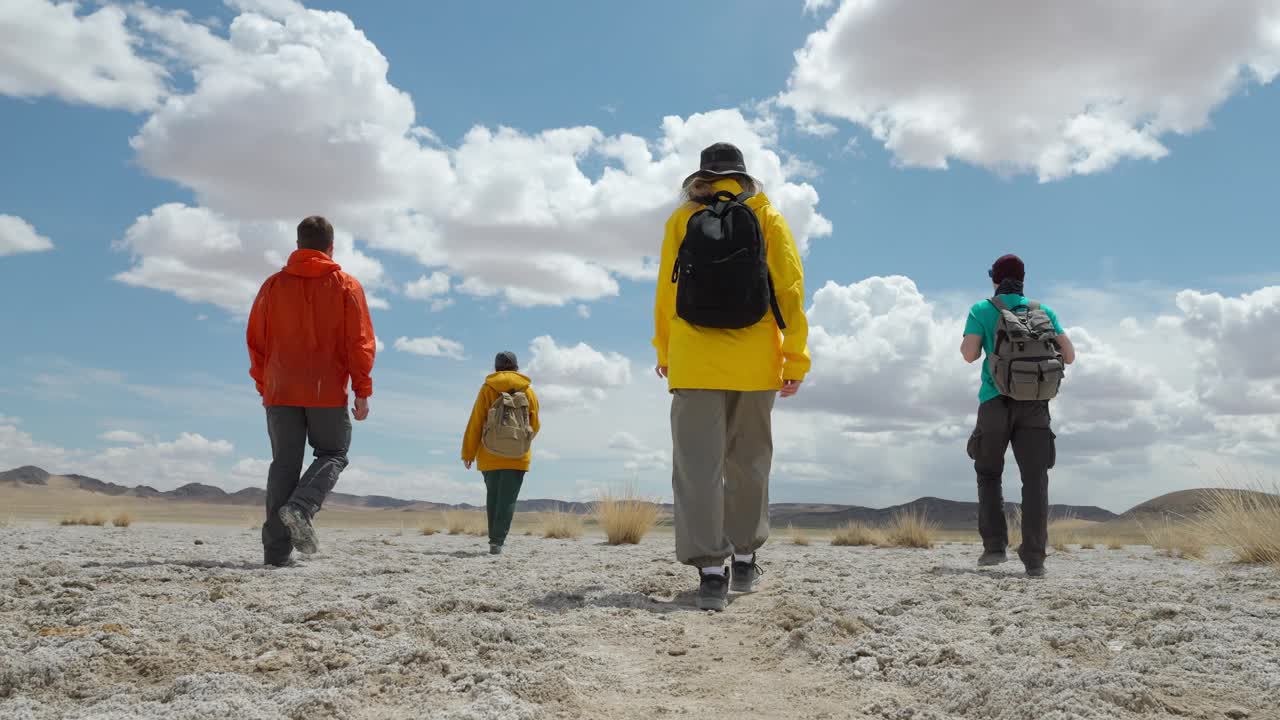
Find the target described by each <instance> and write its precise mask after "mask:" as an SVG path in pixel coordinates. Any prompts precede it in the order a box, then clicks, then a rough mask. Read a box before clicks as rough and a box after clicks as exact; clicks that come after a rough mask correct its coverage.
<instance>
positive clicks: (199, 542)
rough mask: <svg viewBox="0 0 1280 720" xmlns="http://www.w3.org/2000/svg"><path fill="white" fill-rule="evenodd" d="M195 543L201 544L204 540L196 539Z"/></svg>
mask: <svg viewBox="0 0 1280 720" xmlns="http://www.w3.org/2000/svg"><path fill="white" fill-rule="evenodd" d="M196 544H197V545H203V544H204V541H203V540H196Z"/></svg>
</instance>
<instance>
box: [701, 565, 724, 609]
mask: <svg viewBox="0 0 1280 720" xmlns="http://www.w3.org/2000/svg"><path fill="white" fill-rule="evenodd" d="M728 605H729V578H728V577H726V576H724V575H712V574H708V573H700V577H699V579H698V609H699V610H715V611H716V612H719V611H721V610H724V609H725V608H726V607H728Z"/></svg>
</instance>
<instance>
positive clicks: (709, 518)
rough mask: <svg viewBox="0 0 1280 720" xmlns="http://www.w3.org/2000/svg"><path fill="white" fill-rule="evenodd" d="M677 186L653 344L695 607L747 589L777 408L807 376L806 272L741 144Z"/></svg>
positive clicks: (708, 157) (761, 537) (765, 527)
mask: <svg viewBox="0 0 1280 720" xmlns="http://www.w3.org/2000/svg"><path fill="white" fill-rule="evenodd" d="M683 189H684V198H685V201H684V202H683V203H681V205H680V206H679V207H678V208H676V210H675V212H673V213H672V214H671V217H670V219H669V220H667V225H666V232H665V235H664V237H663V241H662V261H661V265H660V268H659V272H658V289H657V298H656V301H655V307H654V325H655V332H654V339H653V345H654V348H655V349H656V350H657V355H658V362H657V373H658V375H659V376H661V377H664V378H666V379H667V383H668V388H669V390H670V392H671V395H672V398H671V440H672V465H673V467H672V480H671V485H672V491H673V494H674V499H675V530H676V556H677V559H679V561H680V562H682V563H685V564H687V565H692V566H693V567H696V568H698V571H699V586H698V607H700V608H703V609H707V610H723V609H724V608H725V607H726V605H727V603H728V591H729V588H730V586H731V587H732V589H733V590H734V591H735V592H749V591H750V590H752V589H753V588H754V585H755V582H756V580H757V578H758V577H759V576H760V574H761V573H762V571H761V570H760V566H759V564H758V563H757V552H756V551H757V550H758V549H759V548H760V547H761V546H762V545H764V543H765V541H766V540H767V539H768V537H769V472H770V466H771V463H772V460H773V431H772V420H771V414H772V411H773V404H774V399H775V398H776V397H777V396H778V395H781V396H782V397H784V398H786V397H791V396H793V395H795V394H796V392H798V391H799V389H800V384H801V382H803V381H804V378H805V375H806V374H807V373H808V371H809V351H808V347H807V342H808V335H809V326H808V321H807V319H806V318H805V314H804V297H805V296H804V269H803V267H802V265H801V262H800V253H799V251H798V250H797V249H796V244H795V240H794V238H793V237H792V236H791V231H790V229H789V228H788V227H787V222H786V220H785V219H783V217H782V215H781V213H779V212H778V211H777V209H775V208H774V207H773V205H772V204H770V202H769V198H768V197H767V196H765V194H764V192H763V191H762V188H761V187H760V183H759V182H758V181H757V180H755V179H754V178H752V177H751V176H750V175H748V174H747V168H746V164H745V162H744V160H743V156H742V153H741V151H739V150H738V148H736V147H734V146H733V145H730V144H728V143H717V144H715V145H712V146H710V147H708V148H707V149H705V150H703V151H702V158H701V166H700V168H699V170H698V171H697V172H695V173H693V174H692V175H690V176H689V177H688V178H686V179H685V181H684V184H683ZM730 558H732V561H733V562H732V566H731V575H730V573H729V572H728V571H726V568H725V567H724V562H725V560H728V559H730Z"/></svg>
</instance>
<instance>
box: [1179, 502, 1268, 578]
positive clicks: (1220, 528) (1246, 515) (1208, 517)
mask: <svg viewBox="0 0 1280 720" xmlns="http://www.w3.org/2000/svg"><path fill="white" fill-rule="evenodd" d="M1194 525H1195V526H1196V529H1198V530H1199V531H1200V532H1202V533H1204V534H1205V535H1207V536H1208V537H1210V538H1212V540H1213V542H1214V543H1215V544H1218V545H1222V546H1224V547H1226V548H1228V549H1230V550H1231V552H1232V553H1234V554H1235V556H1236V560H1237V561H1239V562H1242V563H1272V564H1275V565H1278V566H1280V486H1276V487H1273V488H1272V492H1267V491H1265V490H1264V489H1263V487H1262V485H1261V483H1256V484H1255V485H1254V486H1253V487H1249V488H1245V489H1244V491H1241V490H1228V489H1215V490H1210V491H1209V493H1208V495H1207V497H1206V498H1205V502H1204V511H1203V512H1202V513H1201V514H1200V517H1199V518H1198V519H1197V520H1196V521H1195V523H1194Z"/></svg>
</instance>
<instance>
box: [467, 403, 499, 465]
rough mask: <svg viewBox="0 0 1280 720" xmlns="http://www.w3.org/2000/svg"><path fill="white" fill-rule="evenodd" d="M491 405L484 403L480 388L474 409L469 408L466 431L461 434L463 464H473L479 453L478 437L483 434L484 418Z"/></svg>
mask: <svg viewBox="0 0 1280 720" xmlns="http://www.w3.org/2000/svg"><path fill="white" fill-rule="evenodd" d="M492 404H493V402H492V401H488V402H486V393H485V391H484V388H480V394H479V395H477V396H476V404H475V407H473V408H471V418H470V419H469V420H467V430H466V432H464V433H463V434H462V460H463V461H464V462H475V459H476V455H477V454H479V452H480V436H481V434H482V433H483V432H484V418H485V416H486V415H488V414H489V406H490V405H492Z"/></svg>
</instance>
